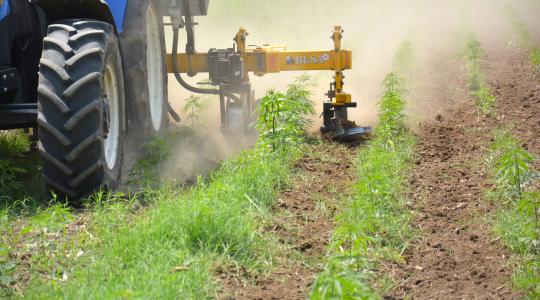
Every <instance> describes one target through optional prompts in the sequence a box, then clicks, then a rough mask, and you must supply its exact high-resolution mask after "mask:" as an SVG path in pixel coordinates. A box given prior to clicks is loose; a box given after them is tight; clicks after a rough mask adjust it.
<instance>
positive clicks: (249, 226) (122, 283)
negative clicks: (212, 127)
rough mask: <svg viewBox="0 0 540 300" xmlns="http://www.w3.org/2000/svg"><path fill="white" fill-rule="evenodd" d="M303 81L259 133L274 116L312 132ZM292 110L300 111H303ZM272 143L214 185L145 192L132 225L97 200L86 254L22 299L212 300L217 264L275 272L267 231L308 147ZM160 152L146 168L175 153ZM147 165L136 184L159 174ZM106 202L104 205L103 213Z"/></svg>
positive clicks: (282, 127) (230, 167) (245, 156)
mask: <svg viewBox="0 0 540 300" xmlns="http://www.w3.org/2000/svg"><path fill="white" fill-rule="evenodd" d="M304 83H305V81H298V82H296V83H295V84H292V85H291V86H290V87H289V91H288V92H287V93H285V95H286V99H284V101H285V100H286V102H287V104H288V105H287V107H281V108H280V110H279V112H276V111H271V112H268V113H266V112H265V111H262V110H261V114H260V117H259V121H258V124H259V125H260V126H259V127H260V128H261V129H265V128H264V126H263V125H262V124H266V123H267V122H268V119H269V118H270V116H269V114H272V115H273V116H274V117H276V118H277V119H280V120H284V119H294V120H297V121H298V122H297V125H298V126H303V125H304V124H307V123H306V122H305V121H302V120H303V118H304V112H306V109H305V108H306V105H307V104H306V101H305V99H300V98H298V97H301V96H302V95H304V96H305V95H307V94H309V92H308V91H307V90H305V88H306V86H305V84H304ZM276 93H277V92H275V91H271V92H269V94H268V96H267V97H265V99H263V101H262V107H265V106H268V105H269V104H268V103H267V102H269V103H271V102H273V101H274V100H273V96H272V95H274V94H276ZM295 97H296V98H295ZM294 100H299V101H294ZM280 101H281V100H280ZM295 103H302V104H301V105H302V107H298V106H296V105H297V104H295ZM308 111H309V109H308ZM266 129H268V128H266ZM273 129H275V130H277V131H279V132H280V141H281V139H285V140H287V141H300V140H301V139H302V137H301V136H303V135H304V133H303V131H301V130H300V127H296V128H294V129H291V125H290V124H283V123H279V122H277V123H275V127H274V128H273ZM266 136H268V137H266ZM271 136H272V135H271V134H268V135H263V136H262V137H261V139H260V141H259V143H258V145H257V146H256V147H254V148H253V149H251V150H247V151H245V152H242V153H240V154H238V155H237V156H235V157H234V158H232V159H230V160H228V161H226V162H224V163H223V164H222V166H221V168H220V169H219V170H218V171H216V172H215V173H214V174H212V175H211V176H210V178H208V179H206V180H204V179H202V178H199V180H198V183H197V184H196V185H195V186H194V187H193V188H191V189H190V190H189V191H187V192H182V193H180V194H179V193H178V191H177V190H175V189H174V188H173V187H172V186H169V185H160V186H157V187H156V186H155V185H152V184H147V185H146V186H148V188H147V189H146V190H145V191H144V192H143V193H141V194H140V195H139V196H138V197H141V198H143V199H151V202H152V205H151V206H150V207H149V208H148V209H146V210H144V211H143V212H141V213H140V214H139V215H135V216H131V217H127V218H126V216H129V211H126V209H125V207H126V206H125V205H120V206H118V207H116V206H115V205H114V203H115V200H114V199H112V200H111V199H109V200H107V199H106V198H107V196H106V195H104V194H97V196H95V198H96V197H97V199H93V202H94V203H96V204H95V206H96V207H94V208H93V209H94V210H95V211H96V214H94V215H93V216H92V218H91V220H92V221H91V223H92V224H89V225H88V227H91V228H93V230H92V232H94V233H95V236H94V237H93V238H92V237H89V235H88V234H85V233H83V234H80V235H79V236H76V237H71V240H72V241H71V242H70V243H69V245H67V248H68V249H71V250H74V248H75V247H79V248H78V249H81V251H83V252H84V254H82V255H80V257H78V258H77V260H73V259H72V260H70V261H69V263H60V264H58V265H57V269H56V270H54V271H51V270H49V272H50V275H49V276H47V277H48V279H46V280H45V282H43V279H34V281H33V282H31V283H30V284H29V288H28V290H27V291H26V293H25V296H27V297H29V298H32V299H33V298H38V299H58V298H67V299H113V298H114V299H116V298H129V299H131V298H144V299H205V298H208V297H212V296H214V295H215V293H216V291H217V290H216V283H215V281H214V280H213V275H214V274H213V271H214V270H215V269H216V268H217V267H218V266H219V265H225V267H224V268H227V266H231V269H234V266H236V267H238V268H240V267H241V268H243V269H247V270H250V271H254V272H260V271H264V270H266V269H268V268H270V266H271V264H272V261H273V254H274V251H275V248H273V247H268V245H272V244H275V243H273V242H272V237H271V236H267V235H263V234H262V231H261V228H260V226H261V224H262V223H263V221H264V219H265V218H267V214H269V208H270V207H271V206H272V205H273V203H274V201H275V199H276V196H277V193H278V192H279V191H281V190H282V189H283V188H284V187H285V186H286V185H287V184H288V177H289V175H290V173H291V164H292V162H293V161H294V160H295V159H296V158H297V157H299V155H300V153H301V147H302V146H301V143H288V144H276V147H269V146H268V145H271V144H273V143H274V142H275V139H274V137H271ZM267 139H268V140H267ZM159 144H160V143H157V144H156V145H152V146H150V147H149V148H150V149H154V150H153V151H152V152H153V153H152V155H151V158H150V159H149V160H148V161H149V162H150V163H151V164H152V163H153V162H156V159H157V160H160V159H162V158H163V157H166V156H167V155H168V154H167V151H163V149H162V148H163V147H162V146H160V145H159ZM147 167H148V166H146V165H145V164H142V165H140V166H139V168H138V169H139V171H138V172H137V173H136V176H137V177H142V178H145V177H148V176H153V172H147V171H144V170H145V169H146V168H147ZM112 197H113V198H114V196H112ZM102 198H105V200H104V199H102ZM100 203H105V204H104V205H103V207H102V208H101V207H100ZM107 203H113V204H107ZM73 240H76V241H75V242H74V241H73ZM75 249H77V248H75ZM81 251H72V252H74V253H81ZM74 255H75V254H74Z"/></svg>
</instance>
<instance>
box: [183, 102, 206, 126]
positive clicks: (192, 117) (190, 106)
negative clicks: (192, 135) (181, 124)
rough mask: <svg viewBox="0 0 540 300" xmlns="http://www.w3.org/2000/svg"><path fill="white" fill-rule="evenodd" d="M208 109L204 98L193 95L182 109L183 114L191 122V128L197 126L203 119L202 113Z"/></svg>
mask: <svg viewBox="0 0 540 300" xmlns="http://www.w3.org/2000/svg"><path fill="white" fill-rule="evenodd" d="M205 108H206V103H205V102H204V101H203V98H202V97H199V96H196V95H191V96H190V97H189V98H187V99H186V104H184V107H183V108H182V112H183V113H185V114H186V115H187V119H188V121H189V122H191V126H192V127H193V126H195V123H196V122H198V121H199V120H200V118H201V112H202V111H203V110H204V109H205Z"/></svg>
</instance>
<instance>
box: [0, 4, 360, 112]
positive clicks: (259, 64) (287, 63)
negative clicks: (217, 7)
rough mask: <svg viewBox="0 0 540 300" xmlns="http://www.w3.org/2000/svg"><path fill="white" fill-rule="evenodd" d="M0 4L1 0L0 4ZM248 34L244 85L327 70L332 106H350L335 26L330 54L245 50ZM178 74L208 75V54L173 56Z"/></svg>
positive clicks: (241, 45)
mask: <svg viewBox="0 0 540 300" xmlns="http://www.w3.org/2000/svg"><path fill="white" fill-rule="evenodd" d="M0 1H2V0H0ZM247 36H248V32H247V31H246V30H245V29H244V28H240V30H239V31H238V33H237V34H236V35H235V37H234V41H235V42H236V47H237V49H236V51H237V52H238V53H239V54H240V55H241V56H242V59H243V60H244V68H245V70H244V74H245V78H244V81H246V82H249V73H250V72H251V73H253V74H255V75H257V76H263V75H265V74H268V73H278V72H287V71H317V70H331V71H334V72H335V82H334V83H332V85H333V87H334V88H335V98H333V99H332V103H333V104H334V105H335V106H342V105H346V104H349V103H351V95H350V94H347V93H344V92H343V78H344V76H343V71H344V70H349V69H352V52H351V51H349V50H342V49H341V39H342V38H343V30H342V28H341V26H335V27H334V31H333V34H332V40H333V41H334V50H330V51H287V50H286V48H285V47H284V46H264V47H247V46H246V39H247ZM177 64H178V70H179V72H180V73H190V74H193V73H207V72H209V66H208V54H207V53H197V54H194V55H188V54H186V53H180V54H178V55H177ZM172 66H173V65H172V54H168V55H167V69H168V72H169V73H173V72H174V71H173V67H172Z"/></svg>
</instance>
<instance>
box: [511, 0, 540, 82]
mask: <svg viewBox="0 0 540 300" xmlns="http://www.w3.org/2000/svg"><path fill="white" fill-rule="evenodd" d="M505 11H506V12H507V17H508V19H509V20H510V22H511V23H512V31H513V33H514V36H515V37H516V39H517V45H518V47H519V48H521V49H522V50H524V51H527V52H529V53H530V54H529V60H530V62H531V65H532V66H533V67H534V68H535V70H536V71H537V72H540V46H539V45H535V43H534V41H533V39H532V35H531V32H530V31H529V27H528V25H527V23H525V22H524V21H522V20H521V19H520V18H519V13H518V11H517V10H516V9H515V8H514V7H512V6H511V5H509V4H508V5H507V6H506V7H505Z"/></svg>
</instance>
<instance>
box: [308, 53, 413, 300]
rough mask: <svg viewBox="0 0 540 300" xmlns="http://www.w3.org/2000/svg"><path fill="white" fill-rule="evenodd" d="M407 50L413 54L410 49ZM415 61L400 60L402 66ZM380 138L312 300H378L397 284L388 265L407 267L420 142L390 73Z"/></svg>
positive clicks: (365, 156) (362, 157)
mask: <svg viewBox="0 0 540 300" xmlns="http://www.w3.org/2000/svg"><path fill="white" fill-rule="evenodd" d="M406 45H407V46H406V47H405V48H402V49H408V50H407V51H410V50H409V49H410V45H409V44H406ZM404 57H407V59H410V55H399V53H398V55H396V60H397V63H398V64H400V65H401V62H400V60H402V59H405V58H404ZM383 87H384V94H383V97H382V101H381V103H380V113H379V118H380V124H381V125H379V127H378V128H377V130H376V137H375V139H373V140H372V141H371V142H370V143H369V145H368V147H367V148H365V149H363V150H362V151H360V153H359V156H358V160H357V167H358V176H359V179H358V182H357V183H356V186H355V192H354V195H353V196H352V198H351V199H350V200H349V201H348V203H347V205H346V206H345V207H344V208H343V210H342V211H341V212H340V213H339V215H338V217H337V227H336V230H335V233H334V235H333V237H332V243H331V247H330V251H331V253H332V256H331V258H330V261H329V263H328V264H327V266H326V269H325V270H324V271H323V272H322V273H321V274H319V276H318V277H317V280H316V282H315V284H314V286H313V289H312V292H311V295H310V298H311V299H378V298H379V294H384V293H385V292H387V291H388V290H389V289H390V288H391V287H392V286H393V282H392V280H391V279H390V278H389V277H388V276H383V275H381V274H377V273H376V269H377V265H378V264H380V263H381V262H382V261H392V262H399V261H402V258H401V254H402V253H403V251H404V250H405V248H406V247H407V245H408V241H409V240H410V239H411V238H412V237H413V235H414V233H413V230H412V228H411V226H410V222H411V220H412V214H411V212H410V211H409V210H408V208H407V207H406V197H405V191H406V185H407V182H406V181H407V177H408V174H409V170H410V169H411V163H412V160H413V158H414V155H415V154H414V147H415V138H414V136H413V135H412V134H411V133H410V132H409V131H408V130H407V129H406V128H405V125H404V122H405V116H404V115H403V109H404V106H405V95H406V91H405V89H404V83H403V81H402V80H401V78H400V76H399V75H397V74H395V73H390V74H389V75H388V76H387V77H386V79H385V80H384V83H383Z"/></svg>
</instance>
